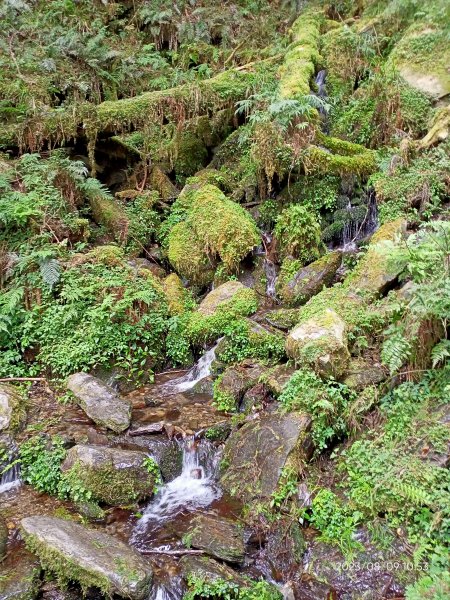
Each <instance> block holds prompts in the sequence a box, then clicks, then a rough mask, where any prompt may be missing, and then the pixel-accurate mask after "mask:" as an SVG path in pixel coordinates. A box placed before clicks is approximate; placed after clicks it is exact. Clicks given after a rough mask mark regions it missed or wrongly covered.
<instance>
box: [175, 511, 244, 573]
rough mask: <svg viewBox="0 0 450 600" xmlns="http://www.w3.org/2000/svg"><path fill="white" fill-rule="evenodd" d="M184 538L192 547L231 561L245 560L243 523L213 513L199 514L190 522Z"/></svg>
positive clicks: (239, 561)
mask: <svg viewBox="0 0 450 600" xmlns="http://www.w3.org/2000/svg"><path fill="white" fill-rule="evenodd" d="M183 540H184V541H185V543H186V544H188V545H189V546H192V548H199V549H200V550H204V551H205V553H206V554H209V555H210V556H213V557H214V558H218V559H220V560H224V561H226V562H230V563H241V562H242V561H243V560H244V554H245V545H244V530H243V527H242V525H241V524H237V523H236V522H234V521H231V520H230V519H224V518H220V517H217V516H213V515H198V516H197V517H195V518H194V519H193V520H192V521H191V523H190V524H189V528H188V530H187V532H186V534H185V536H183Z"/></svg>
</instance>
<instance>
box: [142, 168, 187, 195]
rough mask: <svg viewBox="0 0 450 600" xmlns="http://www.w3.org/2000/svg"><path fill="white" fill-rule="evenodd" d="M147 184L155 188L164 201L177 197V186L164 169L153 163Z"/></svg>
mask: <svg viewBox="0 0 450 600" xmlns="http://www.w3.org/2000/svg"><path fill="white" fill-rule="evenodd" d="M149 184H150V186H151V187H152V189H154V190H156V191H157V192H158V193H159V195H160V196H161V198H162V199H163V200H164V201H165V202H171V201H173V200H175V199H176V198H178V194H179V193H180V192H179V190H178V188H177V187H176V186H175V185H174V184H173V183H172V182H171V180H170V179H169V177H168V176H167V175H166V174H165V173H164V171H163V170H162V169H161V168H160V167H158V165H155V166H154V167H153V169H152V172H151V174H150V177H149Z"/></svg>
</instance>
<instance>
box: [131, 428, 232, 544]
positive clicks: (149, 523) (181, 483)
mask: <svg viewBox="0 0 450 600" xmlns="http://www.w3.org/2000/svg"><path fill="white" fill-rule="evenodd" d="M180 444H181V446H182V450H183V467H182V472H181V475H179V476H178V477H176V478H175V479H173V480H172V481H170V482H169V483H167V484H166V485H164V486H163V487H162V488H161V490H160V491H159V492H158V493H157V495H156V496H155V498H154V499H153V500H152V501H151V502H150V504H149V505H148V506H147V508H146V509H145V510H144V514H143V515H142V517H141V518H140V519H139V521H138V523H137V525H136V528H135V530H134V532H133V535H132V542H136V541H138V539H139V537H140V535H141V534H144V533H145V531H147V530H148V529H149V528H151V527H158V526H159V525H160V524H161V523H162V522H164V521H167V520H168V519H172V518H173V517H175V516H176V515H177V514H180V513H182V512H185V511H192V510H195V509H198V508H205V507H207V506H209V505H210V504H211V503H212V502H213V501H214V500H216V499H217V498H220V496H221V494H222V492H221V490H220V488H219V487H218V486H217V484H216V476H217V467H218V462H219V453H218V452H217V449H216V448H215V447H214V446H213V445H212V444H210V443H209V442H208V441H206V440H201V441H200V442H196V441H195V439H194V438H193V437H190V438H187V439H185V440H182V441H181V442H180ZM199 475H200V477H198V476H199Z"/></svg>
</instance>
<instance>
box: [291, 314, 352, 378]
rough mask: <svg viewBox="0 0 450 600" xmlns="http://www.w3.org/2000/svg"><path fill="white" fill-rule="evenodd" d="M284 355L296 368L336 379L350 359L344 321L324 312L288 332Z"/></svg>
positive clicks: (343, 371)
mask: <svg viewBox="0 0 450 600" xmlns="http://www.w3.org/2000/svg"><path fill="white" fill-rule="evenodd" d="M286 353H287V355H288V356H289V358H292V359H293V360H294V361H295V363H296V364H297V365H299V366H305V365H308V366H310V367H312V368H313V369H314V370H315V371H316V372H317V373H318V374H319V375H321V376H322V377H334V378H335V379H339V378H340V377H342V376H343V375H344V374H345V372H346V371H347V367H348V363H349V360H350V353H349V351H348V345H347V331H346V324H345V322H344V321H343V320H342V319H341V318H340V317H339V315H338V314H337V313H336V312H335V311H334V310H331V309H326V310H325V311H324V312H323V313H322V314H321V315H320V316H319V317H317V318H313V319H310V320H309V321H306V322H305V323H301V324H300V325H297V327H295V328H294V329H293V330H292V331H291V332H290V333H289V335H288V337H287V339H286Z"/></svg>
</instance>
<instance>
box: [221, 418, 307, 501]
mask: <svg viewBox="0 0 450 600" xmlns="http://www.w3.org/2000/svg"><path fill="white" fill-rule="evenodd" d="M310 428H311V419H310V417H309V416H308V415H306V414H300V413H289V414H270V415H266V416H263V417H261V418H260V419H257V420H254V421H250V422H248V423H246V424H245V425H244V426H243V427H242V428H241V429H239V430H237V431H235V432H234V433H232V434H231V436H230V437H229V438H228V440H227V442H226V444H225V448H224V452H223V459H222V473H221V478H220V482H221V485H222V487H223V488H224V489H225V490H226V491H227V492H229V493H231V494H232V495H233V496H237V497H239V498H241V500H243V501H244V502H251V501H253V500H268V499H269V498H270V497H271V496H272V494H273V493H274V492H275V490H276V488H277V485H278V482H279V480H280V477H281V473H282V470H283V468H284V467H285V466H286V465H293V466H295V465H296V466H297V467H299V464H300V463H301V461H302V460H305V459H307V458H309V457H310V455H311V450H312V445H311V438H310V435H309V431H310Z"/></svg>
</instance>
